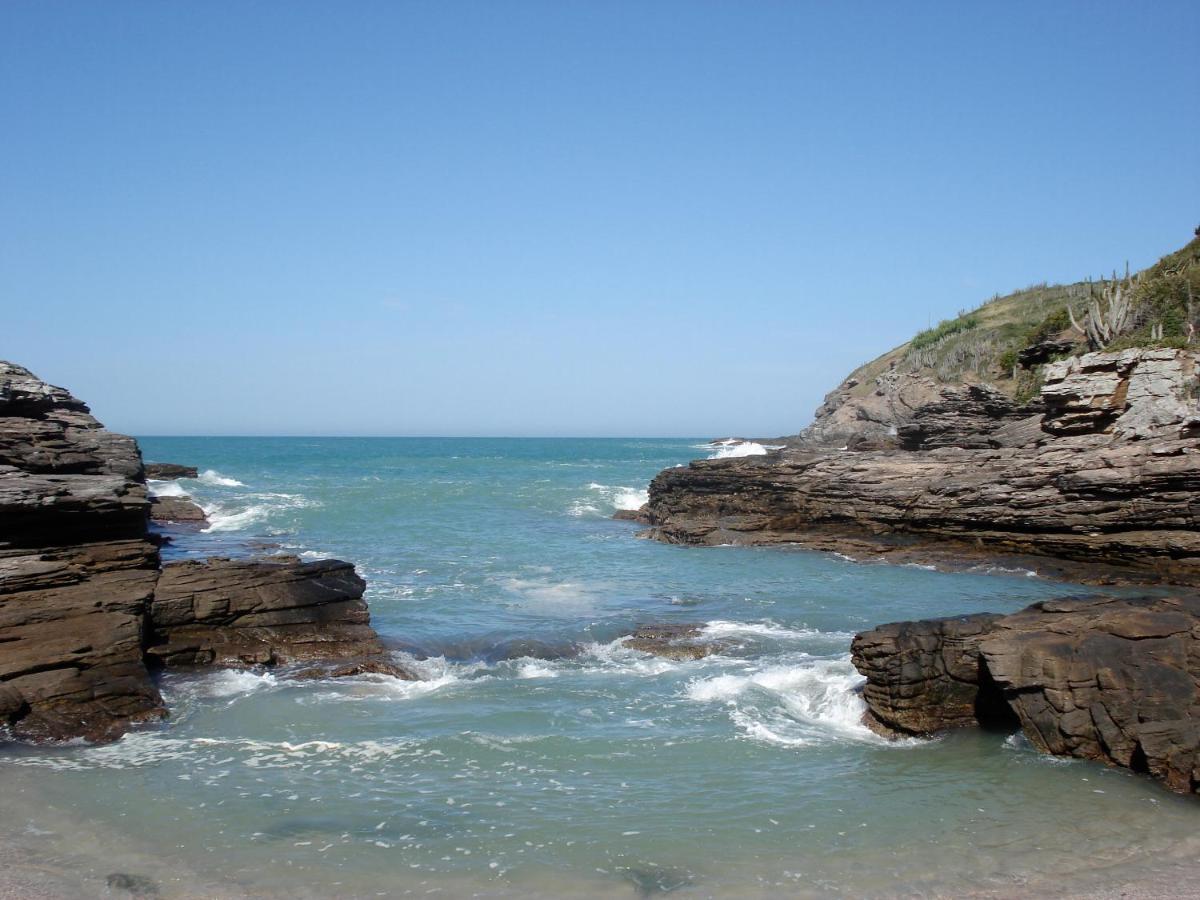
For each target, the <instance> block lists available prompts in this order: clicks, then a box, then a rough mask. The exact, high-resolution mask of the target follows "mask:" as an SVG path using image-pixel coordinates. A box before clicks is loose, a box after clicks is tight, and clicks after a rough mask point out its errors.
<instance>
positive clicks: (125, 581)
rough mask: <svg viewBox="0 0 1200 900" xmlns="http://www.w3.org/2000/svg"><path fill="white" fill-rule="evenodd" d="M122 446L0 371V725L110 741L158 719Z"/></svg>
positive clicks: (22, 375)
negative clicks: (144, 649)
mask: <svg viewBox="0 0 1200 900" xmlns="http://www.w3.org/2000/svg"><path fill="white" fill-rule="evenodd" d="M148 508H149V501H148V500H147V498H146V489H145V486H144V484H142V463H141V458H140V456H139V454H138V449H137V445H136V444H135V443H134V441H133V439H132V438H128V437H125V436H124V435H117V434H113V433H111V432H109V431H106V430H105V429H104V428H103V427H102V426H101V425H100V423H99V422H97V421H96V420H95V419H94V418H93V417H92V416H91V415H90V414H89V412H88V408H87V406H85V405H84V404H83V403H81V402H80V401H78V400H76V399H75V398H74V397H72V396H71V395H70V394H68V393H67V392H66V391H64V390H62V389H61V388H55V387H51V386H50V385H47V384H45V383H43V382H41V381H39V380H38V379H37V378H35V377H34V376H33V375H32V374H31V373H30V372H29V371H28V370H26V369H23V368H21V367H20V366H16V365H12V364H10V363H4V362H0V646H2V647H3V648H4V649H3V653H0V725H4V726H6V727H7V728H8V730H9V731H11V733H12V734H14V735H16V736H17V737H20V738H23V739H29V740H61V739H66V738H70V737H75V736H83V737H88V738H93V739H104V738H109V737H114V736H116V735H118V734H120V733H121V732H122V731H123V730H125V729H126V728H128V727H129V725H130V724H132V723H134V722H138V721H143V720H145V719H149V718H154V717H157V716H161V715H162V714H163V712H164V710H163V706H162V700H161V698H160V697H159V694H158V690H157V688H156V687H155V686H154V684H153V682H152V681H151V680H150V677H149V675H148V674H147V672H146V668H145V666H144V665H143V663H142V646H143V643H144V638H145V614H146V609H147V605H148V603H149V601H150V597H151V596H152V594H153V592H154V585H155V582H156V581H157V578H158V549H157V547H155V545H154V544H152V543H150V542H149V541H148V540H147V539H146V513H147V509H148Z"/></svg>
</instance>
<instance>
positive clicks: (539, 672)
mask: <svg viewBox="0 0 1200 900" xmlns="http://www.w3.org/2000/svg"><path fill="white" fill-rule="evenodd" d="M517 677H518V678H557V677H558V672H557V671H556V670H555V669H554V668H553V667H551V666H550V665H548V664H546V663H545V662H542V661H541V660H536V659H531V660H528V661H525V662H522V663H521V664H520V665H519V666H517Z"/></svg>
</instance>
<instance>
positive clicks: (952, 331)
mask: <svg viewBox="0 0 1200 900" xmlns="http://www.w3.org/2000/svg"><path fill="white" fill-rule="evenodd" d="M1198 302H1200V236H1198V237H1196V238H1194V239H1193V240H1192V241H1190V242H1189V243H1188V244H1187V245H1186V246H1184V247H1182V248H1181V249H1179V250H1177V251H1175V252H1174V253H1170V254H1168V255H1167V256H1164V257H1163V258H1162V259H1161V260H1159V261H1158V262H1157V263H1155V264H1154V265H1153V266H1150V267H1149V268H1147V269H1145V270H1143V271H1142V272H1139V273H1136V274H1134V275H1129V274H1126V275H1125V276H1117V275H1115V274H1114V276H1113V277H1112V278H1110V279H1106V280H1103V281H1098V282H1090V281H1080V282H1075V283H1074V284H1066V285H1049V284H1038V285H1031V286H1030V287H1028V288H1025V289H1024V290H1020V291H1016V292H1014V293H1012V294H1008V295H1006V296H1003V297H999V296H998V297H993V298H992V299H991V300H988V301H987V302H986V303H984V304H982V305H981V306H979V307H977V308H976V309H973V310H969V311H968V310H964V311H963V312H961V313H960V314H959V315H958V316H957V317H955V318H953V319H947V320H945V321H943V322H941V323H939V324H938V325H936V326H934V327H933V328H929V329H926V330H924V331H921V332H919V333H918V334H916V335H914V336H913V338H912V339H911V340H909V341H907V342H906V343H904V344H901V345H900V346H899V347H895V348H894V349H892V350H889V351H888V352H887V353H884V354H883V355H882V356H879V357H878V358H876V359H873V360H871V361H870V362H868V363H866V364H864V365H862V366H860V367H859V368H857V369H855V370H854V371H853V372H852V373H851V374H850V376H849V377H848V378H847V379H846V380H845V381H843V382H842V383H841V384H840V385H838V386H837V387H836V388H835V389H834V390H833V391H831V392H830V393H829V394H828V395H827V396H826V398H825V402H824V403H823V404H822V406H821V407H820V408H819V409H818V410H817V412H816V416H815V419H814V422H813V424H812V425H811V426H809V427H808V428H807V429H805V430H804V431H803V432H802V433H801V434H800V435H799V436H798V438H797V439H798V440H800V441H802V442H818V443H829V442H835V443H838V442H844V441H846V440H848V439H853V438H854V437H855V436H859V435H864V434H866V435H873V436H879V435H880V434H882V433H884V432H888V431H890V430H891V429H894V427H895V426H896V425H898V424H901V423H902V422H904V421H905V420H906V417H907V415H908V414H909V413H910V412H911V411H912V410H913V409H915V408H916V407H917V406H920V405H922V404H925V403H931V402H935V401H936V400H938V399H939V397H940V396H941V393H942V391H943V390H945V389H946V388H947V387H951V386H962V385H983V386H986V387H988V388H990V389H992V390H995V391H998V392H999V393H1001V394H1003V395H1005V396H1006V397H1008V398H1010V399H1013V400H1016V401H1018V402H1022V403H1023V402H1026V401H1028V400H1031V399H1032V398H1034V397H1035V396H1036V395H1037V392H1038V389H1039V387H1040V385H1041V380H1042V367H1043V366H1044V365H1045V364H1046V363H1047V362H1051V361H1054V360H1056V359H1061V358H1064V357H1066V356H1070V355H1073V354H1078V353H1084V352H1087V351H1089V350H1105V349H1107V350H1122V349H1128V348H1131V347H1143V348H1152V347H1175V348H1180V347H1185V346H1188V344H1189V342H1191V341H1192V340H1193V339H1192V337H1191V335H1192V334H1193V332H1194V325H1195V321H1196V319H1197V318H1200V308H1194V307H1195V306H1196V304H1197V303H1198ZM1072 315H1073V316H1074V320H1075V322H1076V323H1078V326H1079V327H1076V326H1075V325H1073V324H1072ZM1091 317H1095V319H1096V323H1097V324H1098V325H1099V326H1103V327H1102V328H1100V329H1092V328H1090V327H1089V319H1090V318H1091ZM1104 329H1108V331H1110V332H1112V333H1111V334H1106V335H1105V339H1101V340H1096V339H1095V331H1096V330H1100V331H1103V330H1104ZM1088 332H1092V333H1091V334H1089V333H1088ZM1196 343H1198V344H1200V342H1196Z"/></svg>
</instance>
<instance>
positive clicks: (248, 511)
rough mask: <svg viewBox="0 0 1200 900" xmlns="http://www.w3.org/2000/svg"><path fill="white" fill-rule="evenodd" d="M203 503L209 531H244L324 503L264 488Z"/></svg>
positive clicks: (201, 504)
mask: <svg viewBox="0 0 1200 900" xmlns="http://www.w3.org/2000/svg"><path fill="white" fill-rule="evenodd" d="M200 506H201V507H202V508H203V509H204V514H205V515H206V516H208V522H209V524H208V527H207V528H206V529H204V530H205V531H206V532H209V531H241V530H243V529H245V528H249V527H250V526H251V525H260V524H263V523H265V522H267V521H268V520H270V519H271V518H272V517H273V516H275V515H277V514H279V513H282V512H287V511H291V510H298V509H308V508H310V507H315V506H320V504H319V503H317V502H316V501H314V500H308V499H307V498H305V497H301V496H300V495H299V494H283V493H268V492H264V493H252V494H240V495H237V496H235V497H230V498H228V499H222V500H219V501H216V502H211V503H206V502H201V503H200Z"/></svg>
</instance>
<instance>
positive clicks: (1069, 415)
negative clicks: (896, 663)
mask: <svg viewBox="0 0 1200 900" xmlns="http://www.w3.org/2000/svg"><path fill="white" fill-rule="evenodd" d="M1195 363H1196V355H1195V354H1193V353H1191V352H1185V351H1176V350H1143V351H1136V350H1135V351H1126V352H1124V353H1091V354H1086V355H1085V356H1083V357H1078V358H1074V359H1072V360H1068V361H1066V362H1064V363H1058V364H1052V365H1051V366H1050V367H1048V371H1047V380H1046V384H1045V386H1044V388H1043V391H1042V403H1044V411H1041V410H1042V407H1041V406H1040V404H1035V405H1028V406H1024V407H1018V406H1016V405H1015V404H1013V403H1011V402H1010V401H1007V400H1006V399H1005V398H1003V397H1001V396H999V395H996V394H994V393H989V392H987V391H986V390H985V389H981V388H977V387H972V388H966V389H958V390H944V391H943V392H942V393H941V395H940V396H939V398H938V399H937V400H936V401H934V402H931V403H926V404H923V405H921V406H919V407H917V408H916V409H914V410H912V412H911V413H910V414H909V415H908V421H906V422H904V423H902V424H901V425H900V426H898V427H897V432H898V437H899V441H900V448H899V449H894V450H870V451H865V452H854V451H851V450H846V449H842V448H840V447H839V448H828V447H815V446H813V442H812V441H811V440H810V441H809V442H808V449H787V450H784V451H781V452H779V453H775V454H771V455H769V456H765V457H764V456H759V457H744V458H735V459H719V460H699V461H696V462H693V463H691V464H690V465H689V466H687V467H686V468H676V469H667V470H666V471H664V472H662V473H660V474H659V475H658V476H657V477H656V478H655V479H654V481H653V482H652V484H651V485H650V502H649V504H648V505H647V507H646V509H645V511H644V512H645V515H646V517H647V519H648V520H649V522H650V523H651V524H652V525H653V526H654V527H653V528H652V530H651V532H650V535H651V536H653V537H656V538H658V539H660V540H665V541H670V542H675V543H692V544H722V543H785V542H786V543H795V544H800V545H803V546H808V547H813V548H817V549H836V550H840V551H842V552H851V553H855V554H857V553H869V554H872V555H874V554H880V553H882V554H885V555H894V556H899V557H901V558H908V557H911V556H916V557H920V558H926V559H938V560H944V561H953V560H955V559H971V560H976V559H978V558H979V557H980V556H986V555H991V554H1005V555H1012V556H1027V555H1033V556H1037V557H1045V558H1051V559H1056V560H1060V561H1065V562H1063V563H1062V564H1061V565H1060V564H1051V563H1050V562H1047V561H1043V562H1042V563H1040V564H1039V565H1038V568H1039V570H1041V571H1047V572H1050V573H1060V574H1064V575H1069V576H1070V577H1073V578H1077V579H1088V580H1111V579H1114V578H1120V579H1129V580H1147V581H1158V580H1166V581H1173V582H1179V583H1196V582H1200V528H1198V524H1200V522H1198V515H1197V513H1198V510H1197V508H1196V506H1195V503H1194V500H1193V498H1194V497H1195V491H1196V490H1197V488H1198V487H1200V440H1197V438H1196V437H1194V436H1193V435H1194V432H1195V425H1196V415H1197V409H1196V401H1195V400H1194V399H1193V397H1194V393H1195V380H1194V379H1195V376H1194V372H1195ZM872 427H874V426H872ZM906 447H907V448H909V449H904V448H906Z"/></svg>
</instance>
